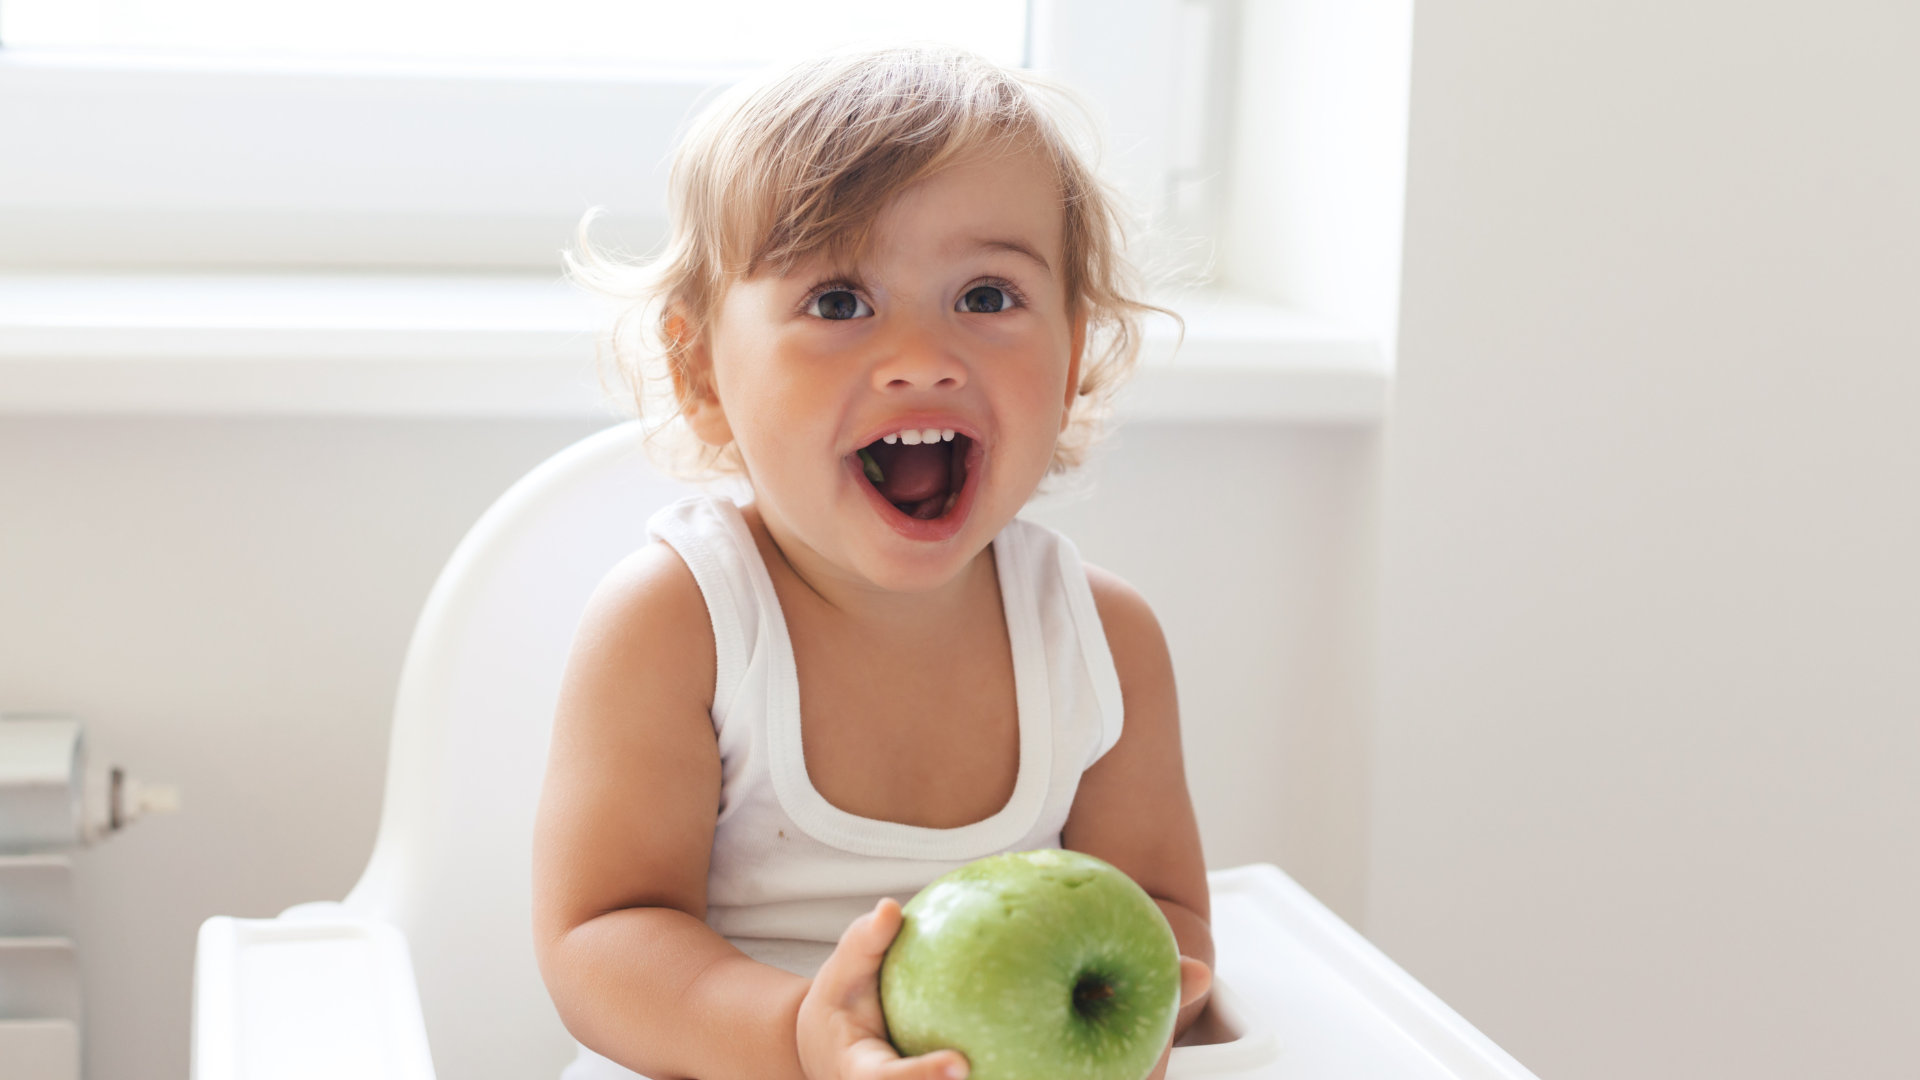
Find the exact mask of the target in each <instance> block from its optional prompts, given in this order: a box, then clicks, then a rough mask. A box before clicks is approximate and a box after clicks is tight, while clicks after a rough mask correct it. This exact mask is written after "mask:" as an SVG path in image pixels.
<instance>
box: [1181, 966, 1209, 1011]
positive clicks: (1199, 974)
mask: <svg viewBox="0 0 1920 1080" xmlns="http://www.w3.org/2000/svg"><path fill="white" fill-rule="evenodd" d="M1212 989H1213V969H1212V968H1210V967H1208V966H1207V965H1205V964H1203V963H1201V962H1200V961H1198V960H1195V959H1194V958H1193V957H1191V956H1183V957H1181V958H1180V1007H1181V1008H1183V1009H1184V1008H1186V1007H1187V1006H1189V1005H1191V1004H1193V1003H1194V1002H1196V1001H1199V1000H1200V999H1201V998H1203V997H1205V996H1206V995H1207V992H1208V991H1209V990H1212Z"/></svg>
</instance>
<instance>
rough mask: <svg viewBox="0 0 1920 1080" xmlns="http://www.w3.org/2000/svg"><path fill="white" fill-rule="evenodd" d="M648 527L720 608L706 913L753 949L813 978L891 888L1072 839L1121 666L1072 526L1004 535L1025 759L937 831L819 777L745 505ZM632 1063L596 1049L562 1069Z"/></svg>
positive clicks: (721, 506) (902, 893)
mask: <svg viewBox="0 0 1920 1080" xmlns="http://www.w3.org/2000/svg"><path fill="white" fill-rule="evenodd" d="M647 528H648V531H649V533H650V535H651V537H652V538H654V539H658V540H662V541H665V542H666V543H667V544H669V545H670V546H672V548H673V550H674V551H675V552H677V553H678V554H679V555H680V558H681V559H682V560H684V561H685V562H686V564H687V567H688V568H689V569H690V570H692V571H693V577H694V580H695V581H696V582H698V583H699V585H700V594H701V595H702V596H703V597H704V598H705V599H706V602H707V615H708V617H709V618H710V619H711V620H712V622H713V644H714V659H715V669H716V671H715V677H714V687H713V730H714V735H715V737H716V738H717V739H718V740H719V744H720V775H721V783H720V816H719V820H718V822H717V823H716V825H715V827H714V834H713V861H712V864H711V866H710V868H709V870H708V872H707V924H708V925H709V926H712V927H713V928H714V929H715V930H717V931H719V932H720V933H721V934H722V935H724V936H725V937H726V938H727V940H729V941H731V942H733V944H734V945H735V946H737V947H738V948H739V949H740V950H741V951H743V952H745V953H746V954H747V955H748V956H751V957H753V958H754V959H756V960H759V961H761V962H763V963H768V964H772V965H774V966H775V967H780V968H785V969H786V970H788V971H792V972H795V973H796V974H800V975H807V976H811V975H812V974H813V973H814V972H815V971H817V970H819V967H820V964H821V963H822V962H824V961H825V960H826V958H827V956H828V954H830V953H831V952H832V951H833V944H834V942H836V941H838V940H839V939H840V934H841V932H842V931H844V930H846V928H847V925H848V924H849V923H851V922H852V921H853V920H854V919H856V918H859V917H860V916H861V915H864V914H866V913H867V912H869V911H871V910H873V905H874V904H875V903H877V902H878V901H879V899H880V898H881V897H882V896H891V897H893V898H895V899H896V900H899V901H900V902H901V903H903V904H904V903H906V902H907V901H908V900H909V899H911V898H912V897H913V894H914V893H916V892H919V891H920V889H921V887H922V886H924V885H926V884H927V883H929V882H931V881H932V880H933V879H934V878H937V877H939V876H940V875H942V874H944V873H946V872H947V871H949V870H952V869H954V868H956V867H958V866H960V865H961V864H963V863H967V862H971V861H972V860H974V859H978V858H982V857H984V856H987V855H993V854H997V853H999V852H1003V851H1029V850H1033V849H1035V848H1048V847H1059V846H1060V830H1061V827H1062V826H1064V825H1065V824H1066V821H1067V813H1068V811H1070V810H1071V809H1072V808H1073V797H1074V793H1075V792H1076V791H1078V790H1079V786H1080V774H1081V773H1082V772H1085V771H1086V769H1087V768H1088V767H1089V766H1091V765H1092V764H1093V763H1094V762H1095V761H1098V760H1099V759H1100V756H1101V755H1102V754H1105V753H1106V752H1107V751H1108V750H1109V749H1111V748H1112V747H1113V744H1114V743H1116V742H1118V741H1119V739H1120V728H1121V721H1122V712H1121V701H1120V678H1119V676H1118V674H1116V672H1115V671H1114V666H1113V654H1112V653H1111V652H1109V651H1108V649H1107V636H1106V632H1105V630H1103V629H1102V628H1101V625H1100V613H1099V611H1098V610H1097V609H1096V608H1095V607H1094V603H1093V590H1092V589H1091V588H1090V587H1089V586H1088V585H1087V572H1086V568H1085V567H1084V566H1083V565H1082V564H1081V562H1080V553H1079V551H1078V550H1076V549H1075V548H1074V546H1073V543H1072V541H1070V540H1068V539H1067V538H1066V537H1064V536H1061V535H1060V534H1059V533H1056V532H1054V531H1052V530H1051V529H1047V528H1044V527H1042V526H1039V525H1035V524H1033V523H1032V522H1029V521H1022V520H1020V519H1017V518H1016V519H1015V520H1013V521H1012V522H1010V523H1008V525H1007V527H1006V528H1005V529H1002V530H1001V531H1000V535H999V536H997V537H995V538H994V541H993V560H994V567H995V568H996V570H997V571H998V573H999V578H1000V602H1001V607H1002V610H1003V611H1004V613H1005V616H1006V624H1007V637H1008V639H1009V641H1010V643H1011V645H1012V649H1013V681H1014V697H1015V701H1016V704H1017V708H1018V710H1019V719H1020V770H1019V773H1018V775H1017V778H1016V779H1015V781H1014V786H1013V796H1012V797H1011V798H1009V799H1008V800H1007V804H1006V806H1005V807H1003V808H1002V809H1001V810H1000V812H999V813H997V814H994V815H993V816H992V817H989V818H987V819H985V820H983V821H976V822H974V823H973V824H971V825H963V826H961V827H959V828H957V829H929V828H923V827H921V826H917V825H902V824H900V823H898V822H892V821H880V820H876V819H874V818H863V817H857V816H855V815H853V814H849V813H847V812H846V811H844V810H841V809H839V808H838V807H835V806H834V805H833V804H832V803H829V802H828V801H827V800H826V799H825V797H823V796H822V795H821V794H820V793H819V792H818V791H816V790H815V789H814V786H813V783H812V781H811V780H809V779H808V777H807V764H806V756H805V754H804V753H803V751H802V749H801V742H800V678H799V674H798V672H797V670H796V669H795V666H794V659H793V644H792V642H791V640H790V639H789V638H788V636H787V623H786V619H785V617H784V616H783V615H782V614H781V612H780V599H779V597H778V596H777V595H776V594H775V593H774V590H773V579H772V578H771V577H769V576H768V574H767V568H766V564H765V563H763V562H762V561H761V559H760V550H759V548H758V547H757V546H755V544H754V542H753V535H752V534H751V533H750V532H749V531H748V529H747V523H746V520H745V519H744V518H743V517H741V515H740V509H739V507H737V506H735V505H734V504H733V503H732V502H731V501H729V500H727V499H724V498H714V497H707V496H701V497H696V498H692V499H687V500H684V501H682V502H678V503H675V504H674V505H672V506H669V507H667V508H666V509H664V510H662V511H660V512H659V513H658V514H655V515H654V517H653V519H652V520H651V521H649V522H648V523H647ZM632 1075H634V1074H633V1073H630V1072H628V1071H627V1070H625V1069H621V1068H620V1067H619V1066H617V1065H614V1064H613V1063H612V1062H609V1061H606V1059H604V1058H601V1057H599V1056H598V1055H596V1054H594V1053H593V1052H591V1051H589V1050H586V1049H585V1048H584V1047H583V1048H582V1049H581V1055H580V1060H579V1061H577V1062H575V1063H574V1065H573V1066H572V1067H571V1068H569V1069H568V1070H567V1073H566V1077H567V1078H568V1080H588V1078H589V1077H615V1076H619V1077H628V1076H632Z"/></svg>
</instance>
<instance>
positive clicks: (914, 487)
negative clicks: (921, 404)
mask: <svg viewBox="0 0 1920 1080" xmlns="http://www.w3.org/2000/svg"><path fill="white" fill-rule="evenodd" d="M854 453H855V458H856V463H857V464H858V465H859V466H860V471H861V474H862V475H864V476H865V477H866V479H867V482H868V483H869V484H870V485H872V487H873V489H874V491H876V492H878V493H879V495H880V498H882V499H883V500H885V501H886V502H887V503H889V504H890V505H892V507H893V508H894V509H895V510H898V511H900V512H901V513H902V514H905V515H906V516H907V517H909V518H912V519H913V520H915V521H937V520H939V519H941V518H943V517H945V516H947V515H948V514H951V513H953V510H954V508H955V507H956V506H958V505H959V503H960V496H961V494H962V493H963V492H965V491H966V487H967V468H968V463H969V459H970V458H971V457H972V454H973V440H972V439H970V438H968V437H967V436H965V435H962V434H960V433H959V432H957V431H953V430H952V429H941V428H925V429H921V430H903V431H897V432H894V433H893V434H891V435H887V436H884V437H882V438H879V439H875V440H874V441H873V442H870V443H868V444H867V445H865V446H863V447H861V448H860V449H859V450H857V451H855V452H854Z"/></svg>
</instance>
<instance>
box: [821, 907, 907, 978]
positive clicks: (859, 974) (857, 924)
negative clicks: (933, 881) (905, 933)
mask: <svg viewBox="0 0 1920 1080" xmlns="http://www.w3.org/2000/svg"><path fill="white" fill-rule="evenodd" d="M901 921H902V920H901V915H900V902H899V901H898V900H895V899H893V898H892V897H883V898H882V899H881V901H880V902H879V903H878V904H875V905H874V908H873V910H872V911H869V912H867V913H866V914H865V915H862V916H860V917H859V918H857V919H855V920H853V925H851V926H849V927H847V932H846V933H844V934H841V935H840V944H838V945H836V946H834V948H833V955H831V956H829V957H827V962H826V963H824V964H822V965H820V972H819V974H817V975H815V976H814V977H813V981H814V983H815V984H817V985H818V986H819V987H820V989H821V991H822V992H823V993H824V994H825V995H826V997H827V1000H829V1001H844V1000H846V999H847V998H849V997H850V996H852V995H854V994H857V993H858V992H859V991H860V990H861V989H862V988H865V987H869V986H871V984H872V983H873V980H874V978H875V977H876V976H877V975H878V974H879V972H880V961H881V960H883V959H885V958H886V955H887V946H889V945H891V944H893V939H894V935H896V934H898V933H899V932H900V924H901Z"/></svg>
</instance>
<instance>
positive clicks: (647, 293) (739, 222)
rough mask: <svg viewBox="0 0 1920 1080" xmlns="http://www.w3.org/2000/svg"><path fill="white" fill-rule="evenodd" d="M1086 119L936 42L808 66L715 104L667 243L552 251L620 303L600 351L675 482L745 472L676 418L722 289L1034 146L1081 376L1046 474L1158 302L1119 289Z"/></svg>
mask: <svg viewBox="0 0 1920 1080" xmlns="http://www.w3.org/2000/svg"><path fill="white" fill-rule="evenodd" d="M1084 116H1085V113H1084V111H1083V110H1080V109H1078V108H1077V107H1076V106H1075V103H1074V102H1073V100H1072V99H1071V97H1070V96H1069V95H1067V94H1066V93H1065V92H1064V91H1062V90H1060V89H1058V88H1057V87H1053V86H1051V85H1049V84H1047V83H1044V82H1042V81H1041V80H1038V79H1035V78H1033V77H1031V76H1029V75H1027V74H1025V73H1023V72H1014V71H1009V70H1007V69H1005V68H1002V67H1000V66H998V65H996V64H993V63H991V62H989V61H987V60H985V59H982V58H980V57H978V56H975V55H974V54H972V53H969V52H965V51H963V50H960V49H952V48H941V47H934V46H902V47H893V48H886V49H879V50H867V51H861V52H853V53H840V54H833V55H828V56H824V57H820V58H817V59H813V60H808V61H806V62H803V63H800V64H798V65H795V66H794V67H792V68H789V69H787V70H786V71H783V72H779V73H777V74H775V75H774V76H772V77H771V78H768V79H766V80H764V81H760V82H757V83H749V84H745V85H742V86H738V87H735V88H734V89H733V90H732V91H730V92H728V93H727V94H726V95H725V96H723V97H721V98H720V99H719V100H717V101H715V102H714V104H713V105H712V106H710V107H709V108H708V109H706V110H705V111H704V112H703V113H702V114H701V115H700V116H699V117H698V118H697V119H696V120H695V121H694V122H693V124H692V126H691V128H690V129H689V130H688V132H687V135H686V138H685V139H684V140H683V141H682V142H681V144H680V146H679V148H678V149H677V150H676V151H675V152H674V156H673V169H672V175H671V180H670V185H669V196H668V209H669V218H670V223H671V224H670V229H671V231H670V234H669V237H668V240H667V244H666V248H665V250H664V251H663V252H662V253H661V254H659V255H658V256H657V257H655V258H653V259H651V260H648V261H646V262H644V263H640V264H633V263H621V262H619V261H617V260H614V259H610V258H608V257H606V256H605V255H603V254H601V253H599V252H597V251H596V250H595V249H594V248H593V246H592V245H591V244H590V243H589V242H588V240H587V236H586V232H587V223H586V222H583V223H582V225H581V236H580V240H579V249H578V251H577V252H576V253H570V254H569V255H568V257H567V264H568V269H569V270H570V272H571V273H572V274H573V276H574V277H575V279H576V280H579V281H581V282H582V283H583V284H585V285H586V286H587V287H589V288H591V289H593V290H595V291H597V292H600V293H602V294H605V295H608V296H610V297H612V298H613V299H615V300H616V301H617V302H618V303H619V304H620V305H621V313H620V317H619V318H618V320H617V321H616V323H615V326H614V332H613V334H612V336H611V339H610V346H611V348H610V349H609V350H608V352H607V353H606V354H603V355H606V356H607V357H608V358H609V359H611V360H612V361H613V363H614V366H615V368H616V370H617V373H618V376H619V378H620V380H621V381H622V382H624V383H625V386H626V389H627V390H628V391H629V392H630V393H631V395H632V401H633V403H634V406H635V407H636V409H637V410H638V412H639V415H640V417H641V419H642V420H645V421H648V422H649V423H650V425H651V427H652V431H651V433H650V436H649V446H650V448H651V449H652V450H653V451H654V456H655V457H656V459H658V460H659V461H660V463H661V464H662V465H663V466H665V467H667V468H668V469H669V470H671V471H673V472H676V473H678V474H680V475H682V476H687V477H690V478H691V477H710V476H714V475H719V474H729V473H741V472H744V467H743V464H742V462H741V460H740V457H739V454H738V451H737V450H736V449H735V448H734V447H733V446H731V445H728V446H725V447H715V446H709V445H707V444H705V443H701V442H700V441H699V440H698V439H697V438H695V437H694V436H693V433H692V432H691V431H690V430H688V428H687V426H686V425H685V424H684V423H678V422H675V421H677V420H678V419H679V417H680V416H681V414H682V411H683V410H684V409H685V407H686V406H687V405H688V404H689V403H690V402H691V401H692V400H693V399H694V398H695V397H696V396H698V395H700V394H702V393H704V392H705V391H706V390H707V388H708V380H709V379H710V378H711V373H710V372H707V371H704V370H697V365H695V364H693V363H691V362H690V360H689V356H688V353H689V351H690V350H689V348H688V342H689V341H691V340H694V339H696V338H697V337H698V336H699V335H701V334H702V333H704V332H705V331H706V330H707V328H708V327H709V326H710V325H711V321H712V319H713V317H714V315H715V314H716V312H717V310H718V308H719V305H720V301H721V299H722V298H723V297H724V296H725V293H726V289H727V286H728V285H729V284H730V283H731V282H732V281H734V280H736V279H739V278H743V277H750V276H752V275H753V274H756V273H759V272H761V271H764V270H770V271H773V272H775V273H780V272H784V271H785V270H786V269H788V268H789V267H791V266H792V265H794V264H795V263H797V262H799V261H802V260H805V259H808V258H810V257H813V256H815V255H826V256H829V257H846V256H852V255H857V254H858V253H859V252H860V251H861V250H863V248H864V246H865V244H866V242H867V239H868V235H869V233H870V231H871V229H872V226H873V223H874V220H875V218H876V217H878V215H879V213H880V211H881V210H882V209H883V208H884V207H885V206H886V205H887V204H888V203H889V202H890V201H891V200H892V198H893V197H894V196H895V195H897V194H899V193H900V192H901V191H903V190H904V189H906V188H907V187H909V186H911V185H912V184H914V183H916V182H918V181H920V180H923V179H925V178H927V177H929V176H931V175H933V174H934V173H936V172H939V171H940V170H941V169H943V168H946V167H948V166H950V165H953V164H955V163H956V162H958V161H960V160H962V159H964V158H967V157H969V156H971V155H973V154H977V153H980V152H982V151H987V150H999V151H1002V152H1010V151H1018V150H1038V151H1039V152H1040V153H1041V154H1042V155H1043V156H1044V157H1045V158H1046V160H1047V161H1048V163H1049V164H1050V165H1051V166H1052V167H1053V169H1054V172H1055V174H1056V177H1057V179H1058V183H1059V190H1060V198H1061V203H1062V206H1063V209H1064V211H1065V236H1064V237H1063V241H1064V243H1063V250H1064V256H1065V257H1064V263H1065V265H1064V267H1063V271H1064V276H1065V285H1066V293H1067V298H1068V305H1069V311H1070V312H1071V313H1073V314H1074V315H1076V316H1078V315H1082V314H1084V315H1085V317H1086V319H1087V335H1086V344H1085V346H1084V347H1083V353H1082V357H1081V362H1080V385H1079V387H1078V392H1077V394H1076V395H1075V398H1074V402H1073V406H1072V409H1071V412H1070V414H1069V419H1068V423H1067V426H1066V429H1065V430H1064V431H1063V432H1062V433H1061V435H1060V438H1059V440H1058V442H1057V443H1056V444H1055V447H1054V454H1053V461H1052V463H1051V465H1050V468H1049V472H1050V473H1059V472H1064V471H1066V470H1068V469H1071V468H1073V467H1075V466H1077V465H1079V464H1080V463H1081V462H1082V461H1084V460H1085V458H1086V455H1087V452H1088V450H1089V449H1091V447H1092V445H1093V444H1094V443H1095V442H1096V441H1098V439H1099V437H1100V435H1101V434H1102V430H1103V428H1104V426H1105V421H1106V419H1107V418H1108V416H1109V415H1110V414H1111V413H1112V405H1113V397H1114V394H1115V392H1116V391H1117V390H1118V389H1119V388H1120V386H1121V385H1122V384H1123V383H1124V382H1125V381H1126V379H1127V377H1128V376H1129V375H1130V374H1131V373H1132V371H1133V368H1134V365H1135V363H1136V361H1137V359H1138V356H1139V352H1140V317H1141V315H1142V314H1143V313H1144V312H1146V311H1150V310H1160V309H1157V308H1154V307H1152V306H1151V305H1148V304H1145V303H1142V302H1141V301H1139V300H1137V299H1135V298H1134V293H1135V292H1136V291H1137V289H1138V287H1139V284H1138V275H1137V273H1136V272H1135V270H1134V268H1133V266H1132V264H1131V263H1130V262H1129V261H1128V260H1127V258H1126V255H1125V229H1124V223H1123V219H1122V215H1121V212H1120V204H1119V200H1118V198H1117V196H1116V195H1115V194H1114V192H1113V191H1112V190H1111V189H1110V188H1109V187H1108V186H1107V185H1106V184H1105V183H1103V182H1102V181H1101V180H1100V178H1099V177H1098V176H1097V175H1096V174H1095V172H1094V171H1093V169H1092V168H1090V167H1089V165H1088V164H1087V161H1086V159H1085V157H1084V156H1083V151H1082V149H1081V148H1080V147H1081V145H1084V144H1085V143H1086V142H1087V141H1089V140H1088V139H1087V138H1086V136H1085V134H1084V133H1085V132H1086V130H1087V127H1088V126H1087V125H1085V124H1084V123H1083V124H1082V125H1080V126H1079V128H1078V129H1077V130H1076V127H1075V126H1074V125H1072V124H1070V123H1068V120H1069V119H1083V118H1084ZM590 220H591V216H589V221H590ZM676 321H677V322H679V323H680V325H679V326H674V325H673V324H674V323H675V322H676Z"/></svg>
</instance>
